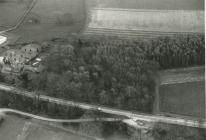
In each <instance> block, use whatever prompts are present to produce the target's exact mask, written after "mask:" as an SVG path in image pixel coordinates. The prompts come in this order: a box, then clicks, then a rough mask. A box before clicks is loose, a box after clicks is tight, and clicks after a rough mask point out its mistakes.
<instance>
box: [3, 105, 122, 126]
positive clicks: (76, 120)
mask: <svg viewBox="0 0 206 140" xmlns="http://www.w3.org/2000/svg"><path fill="white" fill-rule="evenodd" d="M6 113H14V114H18V115H22V116H26V117H30V118H34V119H37V120H41V121H48V122H55V123H80V122H94V121H107V122H115V121H121V120H122V119H117V118H91V119H52V118H46V117H42V116H38V115H34V114H30V113H26V112H23V111H18V110H14V109H9V108H0V117H1V114H6Z"/></svg>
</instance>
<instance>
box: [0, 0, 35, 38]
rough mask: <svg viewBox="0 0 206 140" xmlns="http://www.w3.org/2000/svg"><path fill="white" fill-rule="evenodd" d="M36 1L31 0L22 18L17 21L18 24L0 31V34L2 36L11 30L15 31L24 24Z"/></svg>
mask: <svg viewBox="0 0 206 140" xmlns="http://www.w3.org/2000/svg"><path fill="white" fill-rule="evenodd" d="M36 2H37V0H33V1H32V2H31V3H30V5H29V8H28V9H27V10H26V11H25V12H24V14H23V16H22V17H21V18H20V20H19V21H18V23H17V24H16V25H14V26H13V27H11V28H9V29H6V30H3V31H0V34H4V33H6V32H10V31H13V30H16V29H17V28H19V26H20V25H21V24H22V23H23V22H24V20H25V18H26V17H27V16H28V15H29V13H30V12H31V10H32V9H33V8H34V6H35V4H36Z"/></svg>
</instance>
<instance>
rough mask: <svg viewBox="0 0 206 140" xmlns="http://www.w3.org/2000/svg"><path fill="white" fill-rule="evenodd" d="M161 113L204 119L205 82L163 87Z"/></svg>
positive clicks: (161, 89) (161, 91)
mask: <svg viewBox="0 0 206 140" xmlns="http://www.w3.org/2000/svg"><path fill="white" fill-rule="evenodd" d="M160 111H161V112H166V113H174V114H179V115H187V116H193V117H200V118H203V117H204V114H205V82H204V81H201V82H188V83H181V84H169V85H161V87H160Z"/></svg>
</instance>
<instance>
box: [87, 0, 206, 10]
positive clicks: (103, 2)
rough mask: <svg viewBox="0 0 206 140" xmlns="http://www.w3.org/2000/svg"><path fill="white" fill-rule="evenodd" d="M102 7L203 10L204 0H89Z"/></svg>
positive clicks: (92, 3)
mask: <svg viewBox="0 0 206 140" xmlns="http://www.w3.org/2000/svg"><path fill="white" fill-rule="evenodd" d="M89 2H91V3H90V5H95V2H96V5H98V6H100V7H110V8H111V7H115V8H132V9H164V10H203V9H204V0H89Z"/></svg>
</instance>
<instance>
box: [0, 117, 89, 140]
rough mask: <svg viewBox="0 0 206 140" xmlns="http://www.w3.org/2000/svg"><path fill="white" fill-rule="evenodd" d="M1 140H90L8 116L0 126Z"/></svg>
mask: <svg viewBox="0 0 206 140" xmlns="http://www.w3.org/2000/svg"><path fill="white" fill-rule="evenodd" d="M0 139H1V140H90V139H88V138H85V137H81V136H78V135H74V134H71V133H69V132H66V131H62V130H61V129H58V128H54V127H49V126H47V125H44V124H40V123H38V122H35V121H32V120H26V119H23V118H19V117H16V116H7V117H6V118H5V120H4V122H3V123H2V124H1V125H0Z"/></svg>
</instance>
